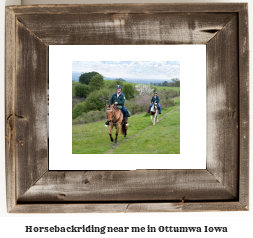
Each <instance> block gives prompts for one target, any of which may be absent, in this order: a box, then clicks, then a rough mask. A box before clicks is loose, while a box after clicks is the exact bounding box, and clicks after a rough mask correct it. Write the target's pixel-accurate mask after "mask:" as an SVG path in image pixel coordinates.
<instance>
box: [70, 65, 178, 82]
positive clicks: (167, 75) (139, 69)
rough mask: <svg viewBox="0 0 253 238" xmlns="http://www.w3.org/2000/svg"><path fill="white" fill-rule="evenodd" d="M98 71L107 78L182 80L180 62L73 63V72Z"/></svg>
mask: <svg viewBox="0 0 253 238" xmlns="http://www.w3.org/2000/svg"><path fill="white" fill-rule="evenodd" d="M91 71H96V72H98V73H100V74H102V75H103V76H104V77H107V78H123V79H124V78H126V79H157V80H159V79H165V80H170V79H172V78H180V62H179V61H73V62H72V72H82V73H86V72H91Z"/></svg>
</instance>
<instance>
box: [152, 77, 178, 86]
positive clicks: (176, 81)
mask: <svg viewBox="0 0 253 238" xmlns="http://www.w3.org/2000/svg"><path fill="white" fill-rule="evenodd" d="M171 81H172V82H171V83H169V82H168V81H163V82H162V83H150V85H154V86H164V87H180V80H179V78H173V79H171Z"/></svg>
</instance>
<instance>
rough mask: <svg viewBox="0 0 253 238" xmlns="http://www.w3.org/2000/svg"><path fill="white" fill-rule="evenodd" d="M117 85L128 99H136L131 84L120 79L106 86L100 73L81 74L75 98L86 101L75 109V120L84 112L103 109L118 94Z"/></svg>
mask: <svg viewBox="0 0 253 238" xmlns="http://www.w3.org/2000/svg"><path fill="white" fill-rule="evenodd" d="M117 85H121V87H122V92H123V93H124V95H125V97H126V99H128V100H129V99H131V98H133V97H134V94H135V90H134V87H133V86H132V85H131V84H124V83H123V81H122V80H120V79H116V80H112V82H110V83H109V84H108V85H106V84H105V81H104V77H103V76H102V75H101V74H99V73H98V72H95V71H92V72H88V73H83V74H81V75H80V77H79V83H78V84H77V85H75V96H76V97H81V98H84V101H83V102H80V103H78V104H77V105H76V106H75V107H74V108H73V111H72V118H73V119H75V118H77V117H78V116H80V115H81V114H82V113H84V112H85V113H87V112H89V111H93V110H101V109H103V108H104V105H105V104H106V103H108V102H109V101H110V98H111V96H112V94H113V93H114V92H116V87H117Z"/></svg>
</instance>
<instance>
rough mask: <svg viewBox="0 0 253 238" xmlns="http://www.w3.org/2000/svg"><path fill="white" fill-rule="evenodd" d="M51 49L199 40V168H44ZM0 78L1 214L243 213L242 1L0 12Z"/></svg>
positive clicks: (245, 94)
mask: <svg viewBox="0 0 253 238" xmlns="http://www.w3.org/2000/svg"><path fill="white" fill-rule="evenodd" d="M50 44H66V45H75V44H83V45H89V44H105V45H106V44H135V45H138V44H206V46H207V155H206V159H207V168H206V170H137V171H48V133H47V130H48V126H47V117H48V116H47V114H48V109H47V107H48V106H47V104H48V99H47V88H48V55H49V52H48V46H49V45H50ZM5 78H6V96H5V97H6V112H5V119H6V180H7V210H8V212H14V213H20V212H21V213H22V212H23V213H24V212H25V213H32V212H36V213H44V212H167V211H181V212H184V211H230V210H234V211H239V210H240V211H243V210H244V211H246V210H248V209H249V207H248V204H249V197H248V196H249V187H248V186H249V180H248V179H249V168H248V165H249V43H248V9H247V4H241V3H239V4H238V3H236V4H234V3H219V4H217V3H215V4H212V3H210V4H208V3H207V4H133V5H131V4H130V5H129V4H124V5H120V4H119V5H44V6H43V5H40V6H12V7H6V76H5ZM189 159H192V158H189Z"/></svg>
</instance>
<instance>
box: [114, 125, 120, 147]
mask: <svg viewBox="0 0 253 238" xmlns="http://www.w3.org/2000/svg"><path fill="white" fill-rule="evenodd" d="M119 128H120V125H119V124H117V130H116V137H115V141H114V145H116V144H117V139H118V134H119Z"/></svg>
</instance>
